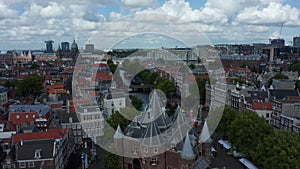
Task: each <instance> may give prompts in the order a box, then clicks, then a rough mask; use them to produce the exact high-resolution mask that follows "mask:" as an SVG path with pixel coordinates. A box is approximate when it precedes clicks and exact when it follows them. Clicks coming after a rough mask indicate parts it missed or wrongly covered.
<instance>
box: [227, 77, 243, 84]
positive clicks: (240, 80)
mask: <svg viewBox="0 0 300 169" xmlns="http://www.w3.org/2000/svg"><path fill="white" fill-rule="evenodd" d="M229 81H230V82H235V83H237V82H238V83H239V84H246V81H245V80H243V79H241V78H239V77H237V78H230V80H229Z"/></svg>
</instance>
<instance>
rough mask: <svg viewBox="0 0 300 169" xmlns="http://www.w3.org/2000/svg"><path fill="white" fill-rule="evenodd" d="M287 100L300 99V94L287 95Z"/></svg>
mask: <svg viewBox="0 0 300 169" xmlns="http://www.w3.org/2000/svg"><path fill="white" fill-rule="evenodd" d="M287 100H290V101H299V100H300V96H287Z"/></svg>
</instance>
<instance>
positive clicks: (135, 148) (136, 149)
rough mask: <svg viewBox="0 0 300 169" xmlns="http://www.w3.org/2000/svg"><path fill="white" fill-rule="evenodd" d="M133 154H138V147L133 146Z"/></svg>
mask: <svg viewBox="0 0 300 169" xmlns="http://www.w3.org/2000/svg"><path fill="white" fill-rule="evenodd" d="M132 149H133V154H138V148H137V147H136V146H133V148H132Z"/></svg>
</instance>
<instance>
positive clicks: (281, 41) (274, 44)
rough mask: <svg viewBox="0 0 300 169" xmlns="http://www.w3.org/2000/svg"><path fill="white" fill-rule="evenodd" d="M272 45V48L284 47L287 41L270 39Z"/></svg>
mask: <svg viewBox="0 0 300 169" xmlns="http://www.w3.org/2000/svg"><path fill="white" fill-rule="evenodd" d="M270 42H271V45H272V46H284V45H285V40H284V39H279V38H278V39H270Z"/></svg>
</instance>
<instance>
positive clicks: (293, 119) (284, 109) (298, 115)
mask: <svg viewBox="0 0 300 169" xmlns="http://www.w3.org/2000/svg"><path fill="white" fill-rule="evenodd" d="M299 120H300V98H299V97H286V98H285V99H274V100H273V112H272V119H271V124H272V125H273V126H274V127H275V128H283V129H287V130H292V131H294V127H295V128H297V127H296V126H297V125H299ZM294 125H296V126H294Z"/></svg>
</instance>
